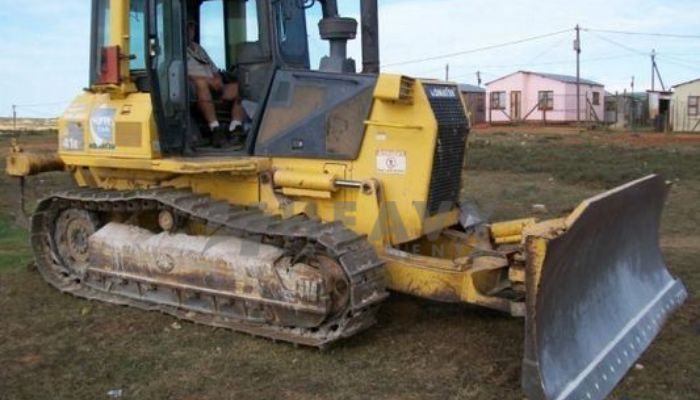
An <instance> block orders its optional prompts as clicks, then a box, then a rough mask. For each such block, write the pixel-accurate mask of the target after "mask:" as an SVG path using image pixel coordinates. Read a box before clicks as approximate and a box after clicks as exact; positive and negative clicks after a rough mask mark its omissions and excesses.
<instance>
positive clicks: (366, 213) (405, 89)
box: [7, 0, 686, 400]
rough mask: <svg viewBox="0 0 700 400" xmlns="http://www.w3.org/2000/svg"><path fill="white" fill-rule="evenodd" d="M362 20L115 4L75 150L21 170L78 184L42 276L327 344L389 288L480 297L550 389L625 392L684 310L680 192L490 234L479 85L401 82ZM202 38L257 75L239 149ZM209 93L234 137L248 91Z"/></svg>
mask: <svg viewBox="0 0 700 400" xmlns="http://www.w3.org/2000/svg"><path fill="white" fill-rule="evenodd" d="M359 10H360V13H359V14H360V16H361V22H360V23H358V22H357V21H356V20H355V19H352V18H347V17H341V16H340V15H339V12H338V7H337V3H336V1H335V0H323V1H321V0H318V1H314V0H303V1H301V0H257V1H255V0H248V1H244V0H207V1H202V0H93V1H92V34H91V37H92V42H91V47H92V51H91V58H90V60H91V69H90V84H89V86H88V87H87V88H86V89H85V90H84V92H83V93H82V94H80V95H79V96H78V97H77V98H75V100H74V101H73V102H72V104H71V105H70V106H69V107H68V109H67V110H66V111H65V113H64V114H63V116H62V117H61V118H60V120H59V134H58V151H57V153H56V154H51V155H46V154H44V155H37V154H32V153H29V152H24V151H22V149H21V148H20V147H19V146H16V147H15V148H14V149H13V151H12V153H11V154H10V156H9V159H8V162H7V171H8V173H9V174H10V175H13V176H17V177H22V178H23V177H25V176H29V175H34V174H39V173H42V172H47V171H55V170H63V171H67V172H69V173H70V174H72V176H73V178H74V180H75V182H76V184H77V185H76V187H77V188H76V189H70V190H66V191H61V192H56V193H52V194H50V195H48V197H46V198H44V199H42V200H40V201H39V202H38V204H37V206H36V209H35V211H34V213H33V215H32V219H31V246H32V248H33V251H34V255H35V257H36V264H37V267H38V270H39V271H40V273H41V275H42V276H43V277H44V278H45V279H46V280H47V281H48V282H49V283H50V284H51V285H53V286H55V287H56V288H58V289H59V290H61V291H63V292H65V293H70V294H73V295H75V296H78V297H83V298H88V299H97V300H102V301H106V302H110V303H114V304H121V305H129V306H133V307H137V308H141V309H144V310H157V311H161V312H165V313H169V314H172V315H174V316H176V317H178V318H181V319H184V320H190V321H194V322H197V323H201V324H207V325H213V326H218V327H225V328H229V329H231V330H234V331H238V332H243V333H248V334H252V335H255V336H260V337H266V338H270V339H273V340H275V341H284V342H290V343H294V344H300V345H306V346H314V347H321V348H322V347H325V346H328V345H330V344H332V343H334V342H336V341H338V340H340V339H342V338H347V337H349V336H352V335H355V334H356V333H358V332H360V331H362V330H364V329H366V328H369V327H370V326H371V325H372V324H373V323H374V322H375V314H376V311H377V308H378V307H379V306H380V305H381V303H382V302H383V301H384V300H385V299H386V298H387V296H389V293H390V291H394V292H400V293H407V294H410V295H414V296H418V297H421V298H426V299H432V300H435V301H442V302H456V303H469V304H475V305H479V306H483V307H488V308H491V309H495V310H500V311H502V312H504V313H509V314H511V315H513V316H519V317H524V320H525V322H524V326H525V335H524V338H525V339H524V340H525V354H524V356H523V365H522V385H523V390H524V393H525V395H526V396H527V397H528V398H530V399H583V400H590V399H602V398H604V397H606V396H607V395H608V394H609V393H610V392H611V391H612V390H613V388H614V386H615V385H616V384H617V383H618V382H619V381H620V380H621V379H622V378H623V376H624V375H625V373H626V371H627V370H628V369H629V368H630V366H632V365H633V364H634V362H635V360H636V359H637V358H638V357H639V356H640V355H641V353H642V352H643V351H644V350H645V349H646V348H647V347H648V346H649V345H650V343H651V341H652V340H653V338H654V337H655V336H656V335H657V333H658V332H659V330H660V329H661V326H662V324H663V323H664V321H665V320H666V319H667V318H668V316H669V315H670V314H671V313H672V312H673V311H674V310H675V309H676V308H678V307H679V306H680V305H681V304H682V303H683V301H684V299H685V298H686V290H685V288H684V287H683V285H682V283H681V282H680V281H678V280H676V279H674V278H673V277H672V276H671V275H670V274H669V272H668V270H667V268H666V266H665V264H664V260H663V257H662V254H661V251H660V247H659V240H658V239H659V237H658V232H659V219H660V214H661V212H662V209H663V205H664V200H665V197H666V193H667V190H668V188H667V184H666V182H665V181H664V179H663V178H661V177H659V176H648V177H645V178H642V179H639V180H637V181H634V182H630V183H628V184H626V185H623V186H621V187H618V188H616V189H613V190H611V191H609V192H606V193H603V194H601V195H598V196H596V197H593V198H591V199H588V200H585V201H584V202H582V203H581V205H579V206H578V207H577V208H576V209H575V210H574V211H573V212H572V213H571V214H570V215H568V216H563V217H561V218H557V219H553V220H546V221H538V220H536V219H533V218H525V219H521V220H516V221H506V222H496V223H489V222H486V221H482V220H480V219H479V218H478V215H477V214H476V213H474V212H473V207H472V206H470V205H469V204H467V203H460V195H461V191H462V184H463V165H464V164H463V162H464V159H465V156H466V151H467V146H466V145H467V138H468V134H469V131H470V122H469V117H468V115H467V112H466V108H465V106H464V103H463V100H462V99H461V97H460V94H459V91H458V88H457V86H456V85H455V84H452V83H448V82H441V81H435V80H426V79H414V78H411V77H408V76H404V75H399V74H386V73H380V68H379V65H380V64H379V44H378V6H377V1H376V0H361V1H360V2H359ZM316 20H318V27H319V31H318V32H307V29H308V28H307V27H308V26H313V24H312V22H315V21H316ZM191 27H194V29H195V30H196V32H195V35H194V36H195V37H194V38H193V39H192V40H195V41H198V42H199V43H200V44H201V45H202V47H204V48H206V49H207V50H208V51H209V52H210V53H211V56H212V58H214V59H216V60H217V63H218V64H219V67H220V68H221V72H220V73H221V74H222V75H224V76H228V79H229V80H230V81H231V82H236V84H237V85H238V92H239V101H240V103H241V105H242V108H243V109H244V111H245V120H244V121H242V122H243V125H244V129H243V130H242V131H239V132H240V133H241V135H240V136H241V138H242V140H240V141H238V144H237V145H235V146H213V145H212V141H211V138H210V137H209V136H210V132H208V128H210V126H209V127H208V126H207V124H206V122H207V121H204V120H203V119H202V115H201V112H200V108H199V107H197V104H198V101H201V99H195V98H194V94H193V93H194V89H193V85H192V82H191V79H189V78H188V76H189V74H188V69H189V68H190V66H189V65H188V58H187V57H188V55H187V54H188V50H187V49H188V47H189V45H190V43H189V41H190V38H188V28H191ZM358 28H359V29H358ZM358 30H361V46H360V48H361V52H362V65H361V66H360V68H358V66H356V63H355V61H354V60H353V59H351V58H349V57H348V51H347V44H348V41H349V40H352V39H354V38H355V37H356V36H357V34H358ZM190 35H191V34H190ZM316 35H318V36H320V39H323V40H324V41H328V42H329V46H328V47H329V51H328V54H327V55H325V56H323V57H312V55H311V53H313V52H318V51H319V50H318V46H315V47H314V46H310V44H309V41H310V38H311V39H313V38H314V37H318V36H316ZM319 58H320V63H319V64H320V65H319V67H318V68H313V69H312V68H311V63H312V60H314V64H316V62H317V60H318V59H319ZM358 69H361V71H360V72H358ZM58 78H59V77H57V79H58ZM211 102H212V103H214V104H215V105H216V109H217V110H219V111H221V110H222V109H223V110H224V112H218V114H217V115H218V118H220V121H221V124H222V125H225V124H226V123H228V122H229V121H228V120H227V118H229V119H230V118H231V117H230V116H229V115H228V112H226V110H228V109H229V108H230V104H227V100H224V99H223V98H217V97H216V96H214V97H212V100H211ZM475 189H477V188H467V190H475ZM484 334H488V332H484Z"/></svg>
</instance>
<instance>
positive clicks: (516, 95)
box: [510, 90, 522, 121]
mask: <svg viewBox="0 0 700 400" xmlns="http://www.w3.org/2000/svg"><path fill="white" fill-rule="evenodd" d="M521 111H522V92H521V91H519V90H515V91H512V92H510V118H511V119H512V120H513V121H520V118H522V112H521Z"/></svg>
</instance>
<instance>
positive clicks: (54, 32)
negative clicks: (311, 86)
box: [0, 0, 700, 117]
mask: <svg viewBox="0 0 700 400" xmlns="http://www.w3.org/2000/svg"><path fill="white" fill-rule="evenodd" d="M339 3H340V8H341V13H342V14H344V15H347V16H353V17H357V16H358V14H359V6H358V4H359V0H339ZM89 4H90V2H89V1H88V0H62V1H45V0H25V1H21V2H17V1H10V0H0V21H2V22H1V23H0V38H2V40H0V54H1V55H2V57H0V116H10V115H11V113H12V105H13V104H17V105H18V108H17V112H18V115H19V116H23V117H24V116H27V117H51V116H56V115H58V114H60V113H61V112H62V111H63V109H65V108H66V106H67V105H68V103H69V102H70V101H71V99H72V98H73V97H75V96H76V95H78V94H79V93H80V91H81V89H82V88H84V87H85V86H87V81H88V58H89V27H90V21H89V19H90V10H89ZM379 5H380V43H381V59H382V65H383V70H384V71H386V72H395V73H405V74H408V75H412V76H417V77H426V78H444V77H445V66H446V64H449V66H450V80H453V81H457V82H460V83H471V84H476V83H477V71H479V72H480V73H481V76H482V80H483V83H486V82H489V81H491V80H494V79H496V78H498V77H500V76H504V75H507V74H509V73H512V72H515V71H518V70H530V71H538V72H551V73H561V74H568V75H574V74H575V72H576V69H575V68H576V63H575V53H574V51H573V40H574V36H575V32H574V27H575V26H576V24H580V25H581V27H582V28H583V31H582V32H581V42H582V53H581V75H582V77H585V78H587V79H591V80H595V81H598V82H601V83H603V84H605V85H606V89H607V90H608V91H610V92H614V91H622V90H624V89H628V90H629V88H630V83H631V80H632V76H634V77H635V89H636V90H647V89H650V85H651V83H650V82H651V61H650V55H649V54H650V53H651V50H652V49H655V50H656V51H657V53H658V56H657V63H658V65H659V69H660V71H661V74H662V78H663V80H664V83H665V84H666V85H667V86H670V85H674V84H678V83H681V82H684V81H688V80H691V79H695V78H698V77H700V39H698V38H688V39H684V38H670V37H659V36H637V35H620V34H613V33H604V32H599V31H600V30H621V31H631V32H648V33H663V34H680V35H695V36H698V35H700V25H699V24H698V23H697V21H698V18H699V17H700V1H699V0H672V1H671V0H585V1H573V0H537V1H532V0H528V1H526V0H503V1H494V0H430V1H425V0H379ZM310 25H311V28H313V30H310V32H309V36H310V39H311V41H312V44H311V54H312V66H313V65H316V66H317V65H318V59H319V57H320V56H321V55H322V54H323V53H324V52H325V51H326V49H327V46H326V45H325V44H324V43H321V42H320V39H318V32H317V30H316V28H315V27H314V26H313V25H312V24H311V23H310ZM561 31H566V32H564V33H560V34H557V35H553V36H548V37H546V38H543V39H540V40H533V41H528V42H526V43H522V44H518V45H512V46H505V47H498V48H496V49H492V50H488V51H479V52H473V53H469V54H461V55H455V56H452V57H448V58H439V59H435V60H430V61H424V62H418V63H405V62H407V61H413V60H417V59H424V58H433V57H440V56H442V55H445V54H452V53H460V52H465V51H468V50H471V49H476V48H481V47H486V46H491V45H497V44H501V43H506V42H511V41H517V40H521V39H524V38H529V37H534V36H540V35H545V34H549V33H554V32H561ZM349 53H350V55H351V56H353V58H355V59H356V60H357V62H358V65H361V57H360V41H359V37H358V40H355V41H353V42H351V43H350V46H349ZM657 85H658V80H657Z"/></svg>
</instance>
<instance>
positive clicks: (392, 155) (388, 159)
mask: <svg viewBox="0 0 700 400" xmlns="http://www.w3.org/2000/svg"><path fill="white" fill-rule="evenodd" d="M377 171H379V172H380V173H382V174H387V175H405V174H406V152H404V151H390V150H379V151H377Z"/></svg>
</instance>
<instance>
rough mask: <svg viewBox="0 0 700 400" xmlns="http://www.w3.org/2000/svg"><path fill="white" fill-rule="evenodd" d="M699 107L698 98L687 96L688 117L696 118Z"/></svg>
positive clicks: (699, 113)
mask: <svg viewBox="0 0 700 400" xmlns="http://www.w3.org/2000/svg"><path fill="white" fill-rule="evenodd" d="M698 107H700V96H689V97H688V116H689V117H697V116H698V115H700V112H699V110H698Z"/></svg>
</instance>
